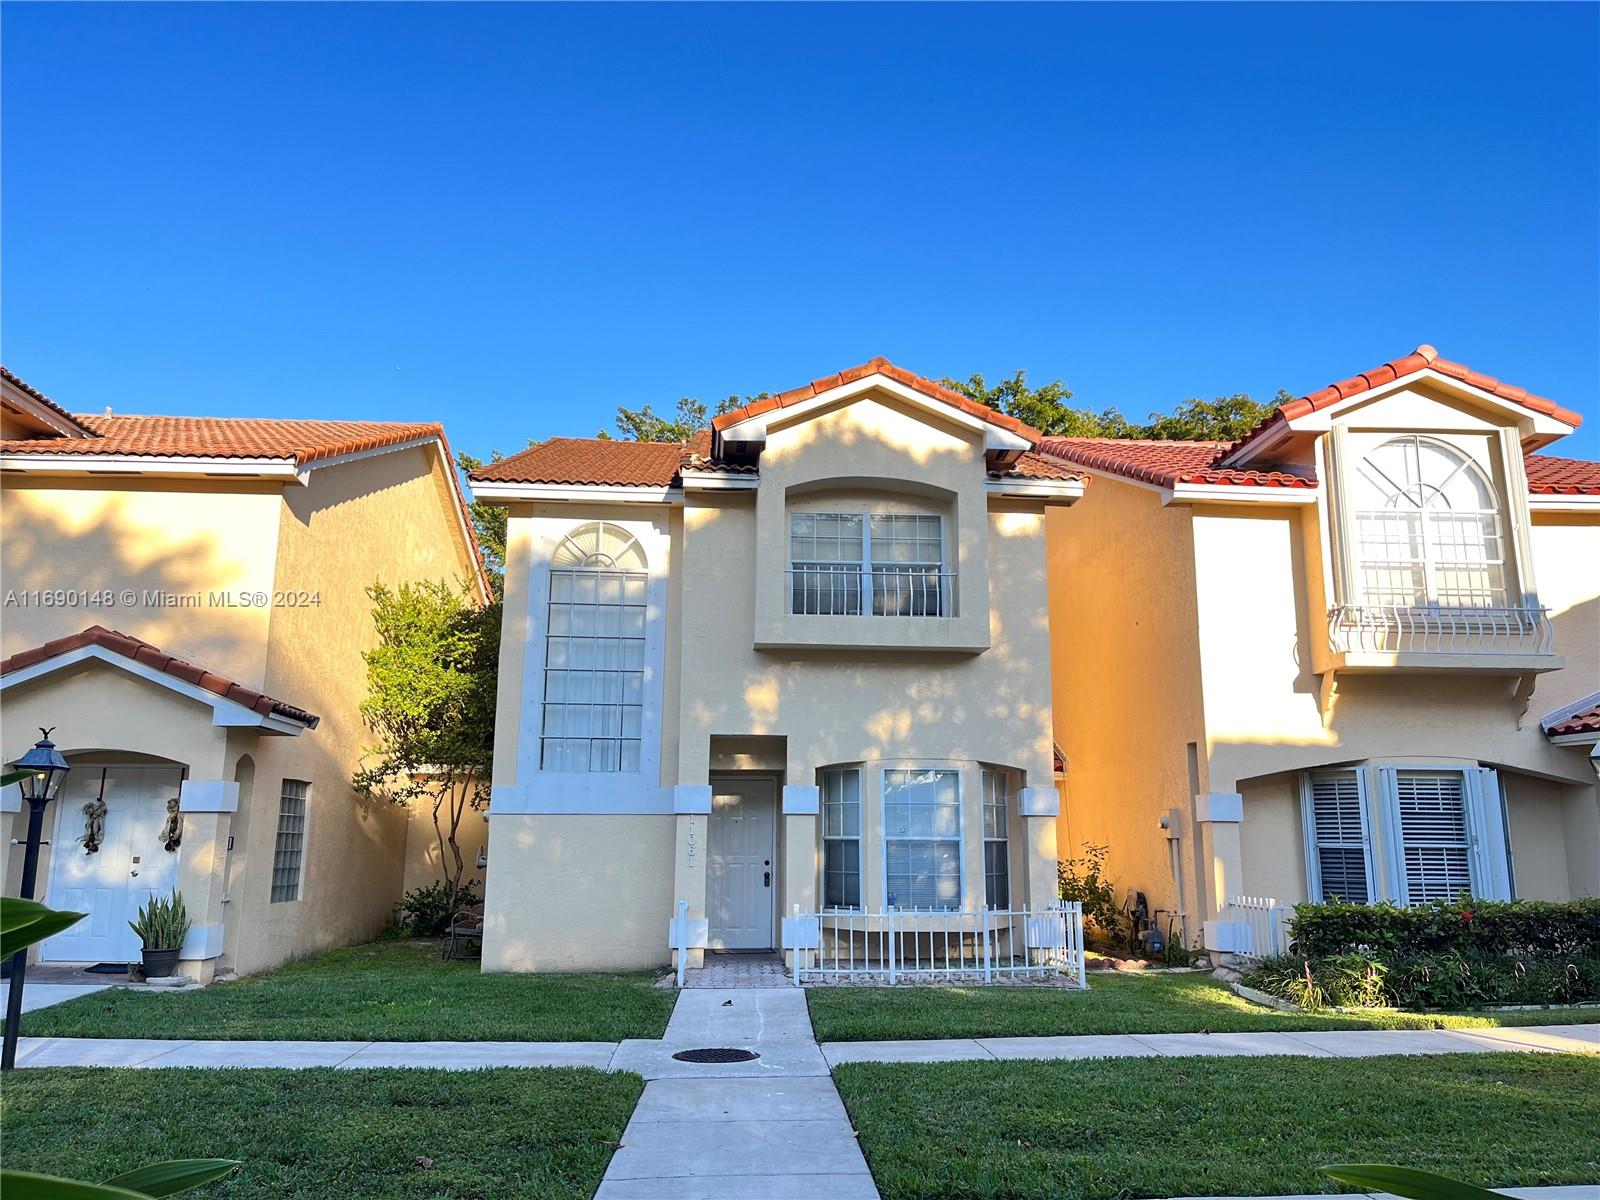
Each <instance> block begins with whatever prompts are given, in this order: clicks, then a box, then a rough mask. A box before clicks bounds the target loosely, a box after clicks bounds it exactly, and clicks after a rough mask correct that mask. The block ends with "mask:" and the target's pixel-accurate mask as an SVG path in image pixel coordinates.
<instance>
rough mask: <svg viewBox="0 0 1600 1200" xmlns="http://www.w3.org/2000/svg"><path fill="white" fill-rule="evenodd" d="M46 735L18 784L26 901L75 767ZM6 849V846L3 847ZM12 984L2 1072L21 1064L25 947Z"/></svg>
mask: <svg viewBox="0 0 1600 1200" xmlns="http://www.w3.org/2000/svg"><path fill="white" fill-rule="evenodd" d="M39 732H40V733H42V734H43V735H44V736H43V737H41V738H40V739H39V740H38V742H36V743H35V744H34V747H33V749H32V750H29V751H28V752H27V753H26V754H24V755H23V756H22V757H21V758H19V759H17V762H16V766H17V769H18V770H19V771H26V772H28V774H27V775H26V776H25V777H24V778H23V779H22V781H21V782H20V783H18V784H17V786H18V787H19V788H21V789H22V798H23V799H24V800H26V801H27V802H28V840H27V843H26V849H25V850H24V852H23V857H22V883H21V886H20V887H19V888H18V889H17V894H18V895H19V896H21V897H22V899H24V900H32V899H33V887H34V882H35V880H36V879H37V877H38V874H39V841H40V834H41V833H42V832H43V831H44V810H45V805H47V804H49V803H50V801H52V800H54V799H55V798H56V793H57V792H59V791H60V790H61V783H62V781H63V780H64V779H66V777H67V772H68V771H69V770H71V768H70V767H69V766H68V765H67V760H66V759H65V758H63V757H62V756H61V752H60V751H59V750H57V749H56V744H55V743H54V742H52V741H51V740H50V730H48V729H40V730H39ZM0 849H4V847H0ZM10 967H11V970H10V976H11V985H10V987H9V988H8V989H7V991H6V1028H5V1048H4V1053H3V1055H0V1070H4V1071H9V1070H11V1068H12V1067H14V1066H16V1065H17V1027H18V1026H19V1025H20V1023H21V1021H22V985H23V982H24V980H25V978H26V976H27V973H28V951H27V948H26V947H24V948H23V949H21V950H18V951H17V952H16V953H15V954H13V955H12V956H11V963H10Z"/></svg>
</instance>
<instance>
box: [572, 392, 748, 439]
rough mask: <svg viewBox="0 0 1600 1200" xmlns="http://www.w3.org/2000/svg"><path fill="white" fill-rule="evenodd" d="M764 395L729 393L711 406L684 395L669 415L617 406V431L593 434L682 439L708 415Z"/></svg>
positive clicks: (696, 430)
mask: <svg viewBox="0 0 1600 1200" xmlns="http://www.w3.org/2000/svg"><path fill="white" fill-rule="evenodd" d="M766 396H767V393H766V392H762V393H761V394H760V395H759V396H729V397H728V398H727V399H726V400H720V401H718V402H717V404H716V406H715V407H707V405H706V403H705V402H704V401H703V400H696V399H695V398H694V397H693V396H684V397H682V398H681V399H680V400H679V401H678V407H677V408H676V409H675V410H674V412H673V414H672V416H670V417H663V416H661V415H659V414H658V413H657V412H656V411H655V410H654V409H653V408H651V407H650V405H648V404H646V405H645V406H644V407H643V408H623V407H621V406H618V408H617V422H616V424H617V432H616V433H615V434H613V433H611V432H609V431H608V430H605V429H602V430H601V431H600V432H599V433H598V434H597V435H596V436H597V437H601V438H604V439H606V440H607V441H610V440H611V439H612V438H613V437H615V438H617V439H619V440H621V441H625V442H686V441H688V440H689V439H690V438H691V437H693V436H694V435H695V434H697V433H699V432H700V430H702V429H704V428H705V427H706V426H707V425H709V424H711V418H712V417H720V416H721V415H722V414H723V413H725V412H732V411H733V410H734V409H736V408H740V407H742V406H743V405H746V404H749V403H750V402H751V401H752V400H762V399H765V398H766Z"/></svg>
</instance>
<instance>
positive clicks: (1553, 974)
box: [1244, 951, 1600, 1010]
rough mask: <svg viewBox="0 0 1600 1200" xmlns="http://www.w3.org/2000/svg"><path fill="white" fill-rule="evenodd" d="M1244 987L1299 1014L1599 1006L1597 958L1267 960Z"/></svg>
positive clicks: (1357, 956)
mask: <svg viewBox="0 0 1600 1200" xmlns="http://www.w3.org/2000/svg"><path fill="white" fill-rule="evenodd" d="M1244 982H1245V983H1246V984H1247V985H1248V986H1250V987H1253V988H1257V989H1259V990H1260V991H1263V992H1266V993H1267V994H1269V995H1273V996H1278V997H1281V998H1282V999H1284V1000H1289V1001H1292V1002H1293V1003H1295V1004H1298V1005H1299V1006H1300V1007H1302V1008H1320V1007H1324V1006H1326V1005H1337V1006H1339V1007H1342V1008H1377V1007H1390V1008H1408V1009H1413V1010H1425V1009H1464V1008H1484V1007H1488V1006H1492V1005H1502V1004H1583V1003H1588V1002H1591V1001H1600V951H1589V952H1586V953H1583V954H1574V955H1551V954H1544V955H1537V956H1526V957H1517V956H1515V955H1504V954H1465V955H1463V954H1442V955H1391V956H1386V957H1385V958H1383V959H1381V960H1380V959H1378V958H1373V957H1369V956H1366V955H1360V954H1345V955H1336V956H1332V957H1328V958H1322V959H1308V958H1300V957H1298V956H1295V955H1286V956H1284V957H1281V958H1268V959H1263V960H1262V961H1261V962H1260V963H1258V964H1256V965H1255V966H1254V967H1252V968H1251V969H1250V970H1249V971H1247V972H1246V973H1245V975H1244Z"/></svg>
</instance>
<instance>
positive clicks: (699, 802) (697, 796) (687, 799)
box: [672, 783, 711, 816]
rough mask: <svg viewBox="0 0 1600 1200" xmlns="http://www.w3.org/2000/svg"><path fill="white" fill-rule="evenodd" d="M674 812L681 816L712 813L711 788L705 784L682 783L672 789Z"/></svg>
mask: <svg viewBox="0 0 1600 1200" xmlns="http://www.w3.org/2000/svg"><path fill="white" fill-rule="evenodd" d="M672 811H673V812H675V813H677V814H678V815H680V816H687V815H690V814H694V813H698V814H701V815H704V816H709V815H710V813H711V786H710V785H709V784H705V783H680V784H678V785H677V786H676V787H674V788H673V789H672Z"/></svg>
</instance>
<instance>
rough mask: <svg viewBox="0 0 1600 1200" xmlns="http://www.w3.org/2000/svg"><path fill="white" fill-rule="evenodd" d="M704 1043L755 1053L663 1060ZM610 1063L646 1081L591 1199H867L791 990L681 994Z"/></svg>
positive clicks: (837, 1103) (852, 1146)
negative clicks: (652, 1029)
mask: <svg viewBox="0 0 1600 1200" xmlns="http://www.w3.org/2000/svg"><path fill="white" fill-rule="evenodd" d="M705 1047H731V1048H736V1049H747V1050H753V1051H755V1052H756V1053H757V1054H758V1055H760V1057H759V1058H756V1059H754V1060H752V1061H750V1062H742V1063H727V1064H718V1065H701V1064H696V1063H685V1062H679V1061H677V1060H675V1059H674V1058H673V1057H672V1056H673V1054H675V1053H677V1052H678V1051H680V1050H690V1049H699V1048H705ZM611 1065H612V1068H613V1069H615V1070H626V1071H636V1072H638V1073H639V1074H641V1075H643V1076H644V1077H645V1079H646V1080H648V1082H647V1083H646V1084H645V1088H644V1095H643V1096H641V1097H640V1099H639V1107H638V1108H637V1109H636V1110H635V1112H634V1114H633V1119H632V1120H631V1121H629V1122H628V1128H627V1129H626V1130H625V1131H624V1132H623V1135H622V1145H621V1147H620V1148H619V1149H618V1150H617V1152H616V1154H614V1155H613V1156H612V1158H611V1165H610V1166H609V1167H607V1168H606V1174H605V1178H604V1179H603V1180H602V1181H601V1184H600V1190H599V1191H598V1192H596V1193H595V1200H634V1198H636V1197H638V1198H642V1197H652V1198H655V1197H659V1198H660V1200H689V1198H691V1197H693V1198H696V1200H733V1198H738V1200H747V1198H749V1197H772V1198H778V1197H782V1198H784V1200H789V1198H794V1200H800V1198H802V1197H814V1196H825V1197H828V1198H829V1200H858V1198H859V1200H877V1196H878V1189H877V1187H876V1185H874V1184H873V1182H872V1175H871V1173H870V1172H869V1171H868V1170H867V1160H866V1159H865V1158H864V1157H863V1156H862V1154H861V1147H860V1146H859V1145H858V1144H857V1142H856V1137H855V1130H854V1129H853V1128H852V1127H851V1124H850V1119H849V1117H848V1116H846V1115H845V1111H844V1104H843V1102H842V1101H841V1100H840V1099H839V1093H838V1091H837V1090H836V1089H835V1088H834V1086H833V1080H832V1079H831V1078H830V1077H829V1074H828V1065H827V1063H826V1062H825V1061H824V1060H823V1057H822V1052H821V1051H820V1050H819V1049H818V1047H817V1042H816V1038H815V1036H814V1035H813V1034H812V1032H811V1015H810V1013H809V1012H808V1011H807V1009H806V998H805V995H804V993H803V992H801V991H800V989H798V988H793V987H785V988H728V989H709V988H707V989H699V990H695V991H687V990H686V991H683V992H680V993H679V995H678V1004H677V1007H676V1008H674V1009H673V1010H672V1020H671V1021H670V1022H669V1023H668V1025H667V1032H666V1036H665V1037H663V1038H662V1039H661V1040H660V1041H658V1042H652V1041H626V1042H623V1043H622V1045H621V1046H619V1047H618V1048H617V1054H616V1057H615V1058H613V1059H612V1063H611Z"/></svg>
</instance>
